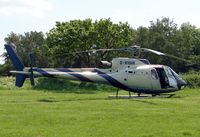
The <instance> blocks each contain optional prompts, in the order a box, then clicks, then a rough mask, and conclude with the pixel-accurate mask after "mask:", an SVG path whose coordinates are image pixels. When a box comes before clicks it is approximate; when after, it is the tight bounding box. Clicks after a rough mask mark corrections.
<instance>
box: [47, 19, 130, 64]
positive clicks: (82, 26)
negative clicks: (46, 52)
mask: <svg viewBox="0 0 200 137" xmlns="http://www.w3.org/2000/svg"><path fill="white" fill-rule="evenodd" d="M133 39H134V30H133V29H132V28H131V27H130V26H129V25H128V23H121V22H120V23H119V24H114V23H113V22H112V21H111V20H110V19H101V20H99V21H95V22H94V23H93V22H92V20H91V19H85V20H71V21H69V22H63V23H61V22H57V23H56V27H55V28H53V29H51V30H50V31H49V33H48V34H47V40H48V43H49V48H50V51H51V53H52V55H53V56H55V57H57V56H58V55H59V56H60V57H62V58H57V59H56V62H55V65H56V66H58V65H61V66H74V64H79V65H77V66H78V67H92V66H94V64H95V65H96V62H97V60H101V59H108V60H109V59H110V58H111V56H112V55H114V53H109V54H108V52H102V53H98V54H97V55H96V57H95V58H96V59H97V60H93V59H91V58H92V57H91V56H89V54H87V53H85V54H71V53H73V52H78V51H85V50H90V49H91V48H92V45H96V47H95V48H118V47H125V46H129V45H130V44H131V43H133ZM77 66H76V67H77Z"/></svg>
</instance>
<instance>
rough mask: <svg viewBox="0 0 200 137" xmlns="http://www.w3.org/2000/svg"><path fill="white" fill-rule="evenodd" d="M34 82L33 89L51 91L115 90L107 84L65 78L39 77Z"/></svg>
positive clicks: (88, 91)
mask: <svg viewBox="0 0 200 137" xmlns="http://www.w3.org/2000/svg"><path fill="white" fill-rule="evenodd" d="M36 82H37V84H36V86H35V87H34V89H40V90H42V89H43V90H48V91H52V92H70V93H93V92H96V91H97V90H106V91H112V90H116V88H114V87H112V86H109V85H102V84H96V83H86V82H77V81H70V80H66V79H55V78H39V79H37V81H36Z"/></svg>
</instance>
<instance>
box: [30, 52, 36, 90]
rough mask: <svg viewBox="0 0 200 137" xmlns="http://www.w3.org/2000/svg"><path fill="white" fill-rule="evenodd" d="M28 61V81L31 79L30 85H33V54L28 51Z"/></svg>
mask: <svg viewBox="0 0 200 137" xmlns="http://www.w3.org/2000/svg"><path fill="white" fill-rule="evenodd" d="M29 61H30V70H29V71H30V81H31V85H32V87H34V86H35V81H34V74H33V64H34V57H33V54H32V53H30V54H29Z"/></svg>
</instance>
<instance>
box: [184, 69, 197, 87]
mask: <svg viewBox="0 0 200 137" xmlns="http://www.w3.org/2000/svg"><path fill="white" fill-rule="evenodd" d="M182 77H183V79H184V80H186V82H187V84H188V86H189V87H192V88H199V87H200V72H195V71H191V72H188V73H185V74H183V75H182Z"/></svg>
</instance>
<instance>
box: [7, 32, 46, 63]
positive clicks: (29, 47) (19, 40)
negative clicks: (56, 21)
mask: <svg viewBox="0 0 200 137" xmlns="http://www.w3.org/2000/svg"><path fill="white" fill-rule="evenodd" d="M5 42H6V43H8V44H10V43H13V44H15V46H16V50H17V53H18V54H19V56H20V57H21V59H22V61H23V63H24V65H25V66H29V63H30V62H29V57H28V54H29V53H33V54H34V57H35V65H36V66H40V67H48V66H49V65H48V60H49V59H48V55H47V53H48V46H47V45H46V38H45V36H44V34H43V33H42V32H36V31H31V32H26V33H24V35H21V34H15V33H13V32H11V33H10V34H9V35H8V36H7V37H6V38H5ZM4 57H5V63H6V64H10V60H8V58H7V53H5V54H4Z"/></svg>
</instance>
